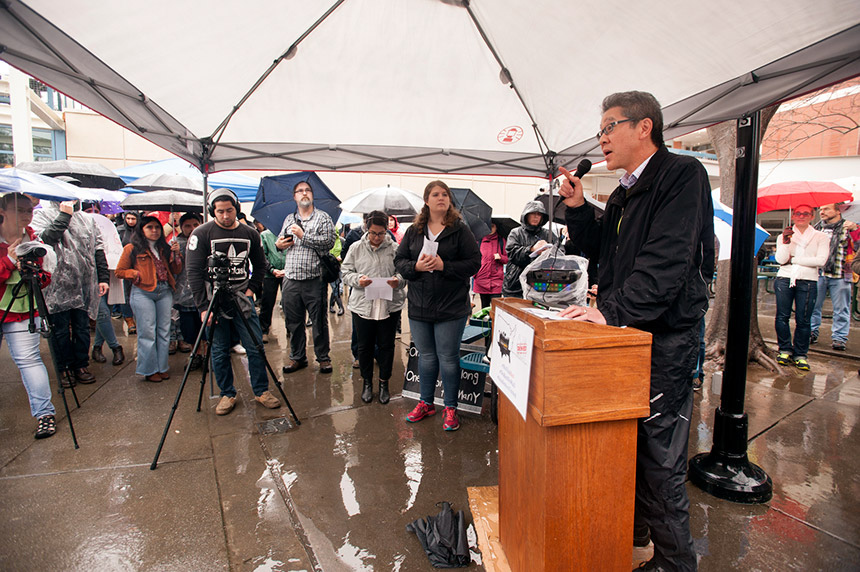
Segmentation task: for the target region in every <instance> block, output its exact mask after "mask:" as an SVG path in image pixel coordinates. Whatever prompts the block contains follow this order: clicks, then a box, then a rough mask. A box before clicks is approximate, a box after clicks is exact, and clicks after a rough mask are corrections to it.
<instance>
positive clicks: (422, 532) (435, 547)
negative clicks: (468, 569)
mask: <svg viewBox="0 0 860 572" xmlns="http://www.w3.org/2000/svg"><path fill="white" fill-rule="evenodd" d="M441 504H442V510H441V511H439V514H437V515H436V516H428V517H427V518H426V519H422V518H419V519H418V520H415V521H412V522H411V523H409V524H407V525H406V530H407V531H408V532H414V533H415V536H417V537H418V541H419V542H420V543H421V546H422V547H423V548H424V552H426V553H427V558H429V559H430V564H432V565H433V566H435V567H436V568H460V567H463V566H468V565H469V562H471V560H472V558H471V556H470V555H469V542H468V540H467V539H466V517H465V515H464V514H463V511H462V510H460V511H457V514H454V511H453V510H451V505H450V504H448V503H447V502H443V503H441Z"/></svg>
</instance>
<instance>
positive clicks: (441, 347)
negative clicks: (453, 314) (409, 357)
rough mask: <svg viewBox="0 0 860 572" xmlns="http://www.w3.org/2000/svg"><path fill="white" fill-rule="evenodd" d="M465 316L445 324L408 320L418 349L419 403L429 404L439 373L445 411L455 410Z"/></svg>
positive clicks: (458, 387) (431, 401)
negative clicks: (440, 374)
mask: <svg viewBox="0 0 860 572" xmlns="http://www.w3.org/2000/svg"><path fill="white" fill-rule="evenodd" d="M467 319H468V316H463V317H462V318H457V319H455V320H448V321H447V322H421V321H419V320H412V319H410V320H409V327H410V329H411V330H412V341H413V342H415V347H416V348H418V352H419V354H420V355H419V356H418V384H419V387H420V393H421V401H423V402H424V403H429V404H431V405H432V404H433V394H434V393H435V391H436V379H437V378H438V377H439V372H440V370H441V373H442V390H443V392H444V393H443V396H442V397H443V400H444V402H445V407H457V394H458V393H459V390H460V338H462V337H463V330H464V329H465V328H466V320H467Z"/></svg>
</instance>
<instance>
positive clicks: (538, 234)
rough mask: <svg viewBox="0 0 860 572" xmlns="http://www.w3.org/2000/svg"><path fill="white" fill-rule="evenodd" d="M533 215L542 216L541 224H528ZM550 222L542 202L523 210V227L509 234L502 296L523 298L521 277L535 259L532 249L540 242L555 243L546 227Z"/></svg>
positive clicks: (530, 202)
mask: <svg viewBox="0 0 860 572" xmlns="http://www.w3.org/2000/svg"><path fill="white" fill-rule="evenodd" d="M531 213H538V214H539V215H541V219H540V223H539V224H537V225H530V224H528V223H526V216H527V215H529V214H531ZM547 221H549V215H548V214H547V212H546V208H544V206H543V203H541V202H540V201H529V202H527V203H526V206H525V207H524V208H523V214H522V215H521V216H520V223H521V226H518V227H517V228H515V229H513V230H512V231H511V232H510V234H508V239H507V244H506V245H505V251H506V252H507V253H508V264H507V265H506V266H505V280H504V282H502V296H505V297H509V298H522V297H523V287H522V284H520V275H521V274H522V273H523V270H525V267H526V266H528V265H529V264H530V263H531V262H532V261H533V260H534V259H533V258H531V248H532V246H534V245H535V243H537V242H538V241H539V240H545V241H547V242H549V243H552V242H555V235H554V234H553V233H552V232H550V230H549V229H548V228H544V225H545V224H546V223H547Z"/></svg>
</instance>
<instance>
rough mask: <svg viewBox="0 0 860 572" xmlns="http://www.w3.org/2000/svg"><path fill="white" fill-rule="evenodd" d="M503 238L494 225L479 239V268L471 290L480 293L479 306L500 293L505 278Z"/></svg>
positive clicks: (484, 304) (505, 256) (505, 260)
mask: <svg viewBox="0 0 860 572" xmlns="http://www.w3.org/2000/svg"><path fill="white" fill-rule="evenodd" d="M507 263H508V254H507V252H505V239H504V238H502V237H501V236H500V235H499V232H498V229H497V228H496V225H495V224H493V225H491V227H490V234H488V235H487V236H485V237H484V238H483V239H482V240H481V269H480V270H478V273H477V274H475V283H474V285H473V287H472V290H473V291H474V292H475V294H480V295H481V308H486V307H488V306H489V305H490V300H492V299H493V298H498V297H500V296H501V295H502V282H504V280H505V264H507Z"/></svg>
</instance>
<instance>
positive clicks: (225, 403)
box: [215, 395, 236, 415]
mask: <svg viewBox="0 0 860 572" xmlns="http://www.w3.org/2000/svg"><path fill="white" fill-rule="evenodd" d="M235 406H236V398H235V397H227V396H226V395H223V396H221V401H219V402H218V405H216V406H215V415H227V414H228V413H230V412H231V411H233V408H234V407H235Z"/></svg>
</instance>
